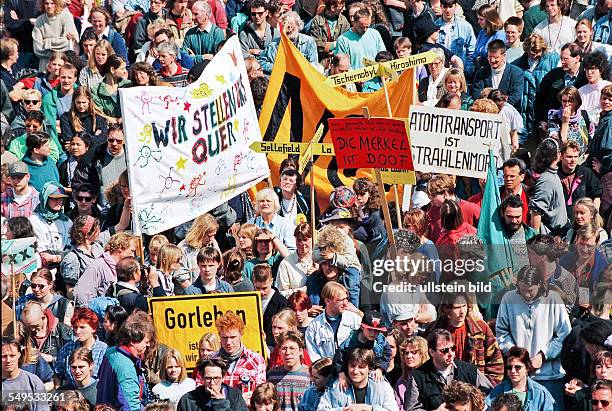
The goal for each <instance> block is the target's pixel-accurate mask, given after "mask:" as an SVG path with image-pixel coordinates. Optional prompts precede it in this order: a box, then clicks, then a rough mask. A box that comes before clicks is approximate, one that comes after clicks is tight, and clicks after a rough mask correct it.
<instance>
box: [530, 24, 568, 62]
mask: <svg viewBox="0 0 612 411" xmlns="http://www.w3.org/2000/svg"><path fill="white" fill-rule="evenodd" d="M533 32H534V33H538V34H539V35H541V36H542V37H544V41H546V44H548V51H554V52H556V53H557V54H559V53H561V47H563V46H564V45H566V44H567V43H571V42H573V41H574V40H576V21H575V20H574V19H571V18H569V17H567V16H563V19H562V20H561V23H554V24H548V19H546V20H544V21H542V22H540V24H538V25H537V26H535V28H534V29H533Z"/></svg>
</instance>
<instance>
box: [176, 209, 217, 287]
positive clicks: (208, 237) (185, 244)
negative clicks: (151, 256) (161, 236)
mask: <svg viewBox="0 0 612 411" xmlns="http://www.w3.org/2000/svg"><path fill="white" fill-rule="evenodd" d="M218 229H219V222H218V221H217V219H216V218H215V217H213V216H212V214H209V213H206V214H203V215H201V216H199V217H198V218H196V219H195V220H194V221H193V224H192V225H191V228H190V229H189V231H188V232H187V234H186V235H185V239H184V240H183V241H181V242H180V243H179V245H178V246H179V247H180V248H181V249H182V250H183V262H182V264H181V266H182V267H183V268H184V269H185V270H187V271H189V272H190V273H191V277H192V280H194V279H195V278H196V277H197V276H198V275H199V272H200V269H199V268H198V262H197V257H198V253H199V252H200V250H201V249H202V248H203V247H207V246H210V247H214V248H216V249H217V250H218V249H219V245H218V244H217V240H215V235H217V230H218Z"/></svg>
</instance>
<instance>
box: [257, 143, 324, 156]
mask: <svg viewBox="0 0 612 411" xmlns="http://www.w3.org/2000/svg"><path fill="white" fill-rule="evenodd" d="M309 144H310V143H268V142H265V141H256V142H254V143H253V144H251V146H250V148H251V150H253V151H255V152H257V153H266V154H269V153H282V154H299V155H302V154H304V153H305V152H306V149H307V148H308V145H309ZM312 155H315V156H321V155H323V156H325V155H327V156H333V155H334V146H333V144H330V143H317V144H312Z"/></svg>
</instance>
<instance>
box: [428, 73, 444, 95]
mask: <svg viewBox="0 0 612 411" xmlns="http://www.w3.org/2000/svg"><path fill="white" fill-rule="evenodd" d="M446 71H447V69H446V68H443V69H442V70H441V71H440V74H439V75H438V78H437V79H435V80H434V79H433V76H429V85H428V86H427V100H438V85H439V84H440V82H441V81H442V79H444V77H446Z"/></svg>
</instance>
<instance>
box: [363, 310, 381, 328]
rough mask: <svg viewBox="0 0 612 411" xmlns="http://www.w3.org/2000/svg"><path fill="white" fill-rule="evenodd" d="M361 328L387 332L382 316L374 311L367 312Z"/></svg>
mask: <svg viewBox="0 0 612 411" xmlns="http://www.w3.org/2000/svg"><path fill="white" fill-rule="evenodd" d="M361 326H362V327H365V328H369V329H370V330H378V331H382V332H385V331H387V327H385V326H384V325H383V324H382V315H381V314H380V313H379V312H378V311H374V310H370V311H366V313H365V314H364V315H363V318H362V319H361Z"/></svg>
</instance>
